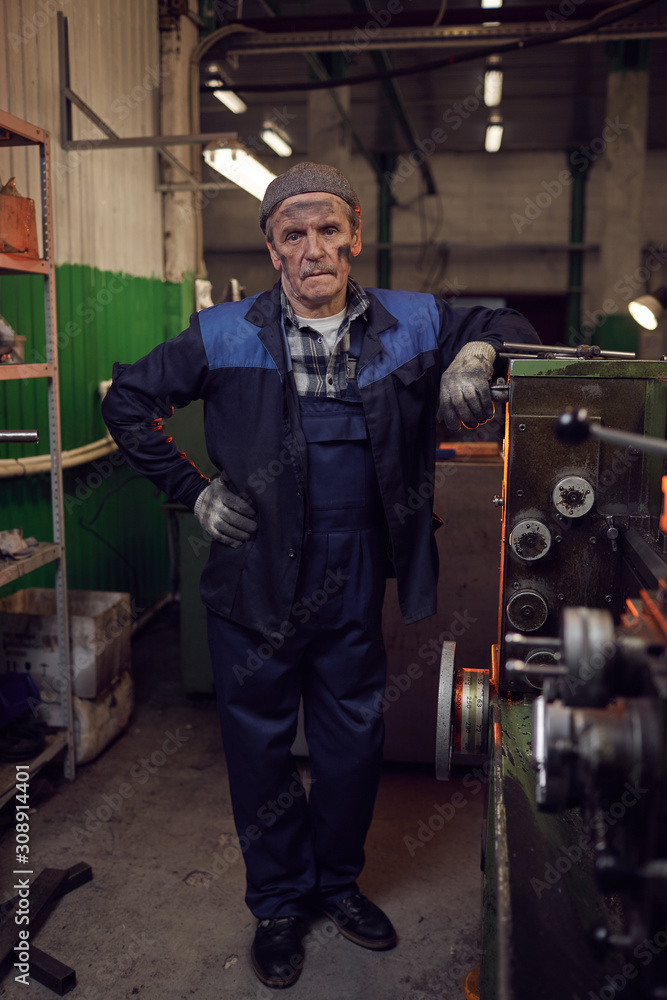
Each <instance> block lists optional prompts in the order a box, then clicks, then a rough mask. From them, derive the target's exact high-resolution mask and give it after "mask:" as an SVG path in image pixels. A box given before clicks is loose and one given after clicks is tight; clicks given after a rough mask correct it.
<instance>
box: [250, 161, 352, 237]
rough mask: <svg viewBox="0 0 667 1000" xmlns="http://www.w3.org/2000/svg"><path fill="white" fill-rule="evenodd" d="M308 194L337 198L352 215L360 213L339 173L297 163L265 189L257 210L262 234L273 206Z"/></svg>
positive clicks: (349, 186)
mask: <svg viewBox="0 0 667 1000" xmlns="http://www.w3.org/2000/svg"><path fill="white" fill-rule="evenodd" d="M311 191H324V192H326V193H327V194H335V195H338V197H339V198H342V199H343V201H346V202H347V203H348V205H349V206H350V207H351V208H352V209H354V210H355V211H356V212H361V209H360V206H359V199H358V197H357V195H356V193H355V192H354V190H353V189H352V186H351V185H350V183H349V181H348V180H347V179H346V178H345V177H344V176H343V174H341V172H340V170H336V168H335V167H330V166H328V165H327V164H326V163H308V162H305V163H297V164H296V165H295V166H293V167H290V169H289V170H286V171H285V173H284V174H281V175H280V176H279V177H276V179H275V180H273V181H271V183H270V184H269V186H268V187H267V189H266V193H265V194H264V198H263V199H262V205H261V207H260V210H259V224H260V226H261V227H262V232H266V221H267V219H268V217H269V215H270V214H271V212H272V211H273V209H274V208H275V207H276V205H278V204H279V203H280V202H281V201H284V200H285V198H292V197H294V195H296V194H309V193H310V192H311Z"/></svg>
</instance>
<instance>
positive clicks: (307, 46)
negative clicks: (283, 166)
mask: <svg viewBox="0 0 667 1000" xmlns="http://www.w3.org/2000/svg"><path fill="white" fill-rule="evenodd" d="M619 6H620V7H621V8H622V9H623V5H618V4H614V3H607V2H599V0H553V2H552V3H551V4H540V5H536V4H531V5H527V4H525V3H521V2H512V0H506V2H505V3H504V4H503V6H502V7H501V8H499V9H487V10H482V9H481V0H455V2H450V3H448V4H446V5H443V4H441V2H440V0H413V2H409V0H403V2H398V0H338V2H334V0H312V2H304V0H244V2H243V3H241V4H240V3H239V0H218V3H217V4H216V7H217V10H218V18H217V24H218V26H219V27H220V26H226V25H234V24H236V15H237V13H239V11H240V12H241V13H242V17H241V19H240V22H239V23H240V24H242V25H244V26H245V27H246V28H248V29H252V30H251V31H243V32H239V31H234V32H233V33H232V34H230V35H228V36H227V37H226V38H223V39H220V40H219V41H218V42H216V43H215V44H214V46H213V47H212V48H211V49H210V50H209V51H208V52H207V53H206V54H205V55H204V57H203V59H202V62H201V84H202V86H201V127H202V131H205V132H213V131H236V132H238V134H239V138H241V139H243V140H245V141H247V142H248V144H249V145H250V146H251V147H252V148H254V149H255V151H256V152H257V153H258V155H260V157H261V158H263V159H264V160H265V162H267V163H268V164H269V165H270V166H272V168H277V164H278V160H277V157H275V155H274V154H272V153H271V152H270V150H268V149H267V148H266V147H265V146H264V145H263V143H261V140H259V139H258V137H259V133H260V131H261V128H262V125H263V122H264V121H265V120H266V119H270V118H274V119H277V120H278V122H279V123H282V124H283V126H284V127H285V128H286V130H287V132H288V133H289V136H290V139H291V142H292V145H293V148H294V151H295V153H296V154H297V155H299V156H304V155H306V154H307V152H308V150H307V101H308V94H307V92H305V91H298V92H297V91H294V90H291V91H285V92H283V91H280V92H278V91H276V90H274V91H268V92H266V93H255V92H250V91H249V90H248V89H244V88H248V87H249V86H257V85H264V86H266V85H267V84H268V85H278V84H285V83H292V82H294V83H301V84H307V83H308V81H313V80H316V79H317V77H316V76H315V72H314V70H313V67H312V61H313V56H315V58H316V59H319V63H320V66H322V65H324V66H325V67H326V68H327V70H328V72H329V73H330V74H331V75H332V76H340V75H341V74H343V75H347V76H351V77H354V76H358V75H361V74H370V73H377V72H378V70H379V69H380V68H381V66H382V63H381V62H380V60H382V59H385V60H386V59H387V58H388V59H389V61H390V65H391V67H392V68H394V69H402V68H405V67H414V66H423V65H424V64H425V63H427V62H431V61H435V60H438V59H443V60H444V59H447V58H448V57H450V56H453V57H455V58H458V57H459V56H460V55H461V54H463V53H467V54H468V56H470V55H471V54H473V53H478V52H482V51H483V50H487V49H488V50H489V51H493V49H494V48H497V47H498V46H501V45H505V44H507V43H508V42H511V41H513V40H514V41H516V40H517V39H519V38H524V39H527V38H535V37H537V35H538V34H539V35H540V36H541V37H544V38H547V37H548V38H549V39H551V37H553V36H555V35H556V34H557V32H558V31H565V30H574V29H579V28H581V29H582V30H583V29H585V28H586V24H587V22H589V21H590V19H591V18H593V17H596V16H599V17H605V18H606V17H611V16H613V10H616V8H618V7H619ZM443 7H444V13H443ZM273 12H275V14H276V15H277V16H274V15H273ZM624 12H625V11H624ZM221 13H222V14H223V15H225V16H224V19H221V17H220V14H221ZM488 22H500V23H499V24H497V25H494V24H491V25H489V24H488ZM376 24H386V28H385V29H384V30H385V34H383V35H381V34H380V31H379V28H376V27H375V25H376ZM646 34H649V35H650V37H651V42H650V103H649V125H648V140H647V144H648V147H649V148H652V149H661V148H666V147H667V0H658V2H655V3H653V4H649V5H645V6H644V7H643V8H642V9H641V10H639V11H635V12H630V13H629V14H628V16H626V17H624V19H623V20H622V21H619V22H617V23H615V24H608V25H606V26H602V27H598V28H597V32H596V34H594V35H593V34H592V33H590V32H589V33H587V34H584V35H583V36H582V37H580V38H579V39H577V40H572V41H563V42H560V43H558V44H553V43H551V44H545V45H540V46H539V47H524V48H523V49H517V50H515V51H507V52H505V53H503V54H502V56H501V58H502V70H503V95H502V102H501V105H500V107H498V108H486V107H485V106H484V103H483V101H481V100H480V99H479V98H480V94H481V89H480V81H481V79H482V78H483V74H484V69H485V66H486V58H485V56H484V55H480V56H479V57H476V58H473V59H472V60H471V61H465V62H461V63H458V64H454V65H450V66H446V67H443V68H439V69H427V70H424V71H420V72H419V73H417V74H414V75H407V76H403V77H399V78H397V79H396V85H397V88H398V91H399V99H400V100H401V101H402V103H403V105H404V109H405V116H406V117H407V120H408V122H409V128H408V126H406V125H405V124H404V125H401V122H400V118H399V115H398V114H397V110H396V99H395V98H393V97H392V96H391V95H390V92H389V89H390V88H389V87H388V86H387V85H386V84H385V83H383V82H380V81H374V82H367V83H361V84H357V85H354V86H352V87H351V88H350V90H351V109H350V120H351V126H352V129H353V131H354V133H355V134H356V136H357V137H358V138H359V139H360V140H361V142H362V143H363V144H364V146H365V148H366V150H367V151H368V153H369V154H370V155H371V156H377V154H379V153H395V154H401V153H402V154H408V153H410V151H411V150H413V149H414V148H415V142H414V141H413V140H414V139H420V140H427V139H428V138H429V137H431V136H432V135H433V133H434V130H437V129H441V130H443V132H444V133H445V134H446V138H444V139H443V138H442V137H441V135H440V133H437V136H438V143H437V150H436V152H438V153H439V152H441V151H442V152H443V153H444V152H452V151H462V150H465V151H468V150H481V149H482V148H483V145H484V135H485V131H486V125H487V121H488V118H489V116H490V115H491V114H498V113H500V114H501V115H502V120H503V126H504V136H503V144H502V150H505V151H512V150H561V149H562V150H566V149H571V148H574V147H578V146H584V147H586V146H588V145H589V144H590V143H591V142H593V141H594V140H595V139H597V138H599V137H600V136H601V134H602V130H603V128H604V119H605V114H606V110H605V92H606V79H607V67H608V62H609V60H608V54H607V50H608V47H609V45H610V44H613V42H614V41H615V40H618V39H620V38H622V39H625V40H627V41H631V40H636V39H637V38H638V37H639V36H642V35H646ZM592 37H595V38H596V39H599V40H596V41H593V42H589V41H586V40H584V39H586V38H592ZM378 39H379V40H380V41H381V42H382V43H383V44H384V43H385V42H386V48H384V49H382V50H379V49H377V48H375V47H374V46H375V45H377V44H378ZM633 45H634V46H635V47H636V48H639V45H640V43H639V42H637V41H633ZM249 46H250V49H248V47H249ZM297 46H298V47H299V50H298V51H293V49H294V48H296V47H297ZM290 49H292V51H290ZM309 57H310V62H309V61H308V58H309ZM385 65H386V63H385ZM215 67H219V68H221V69H222V70H223V72H224V74H225V75H226V76H227V79H228V80H229V82H230V84H233V85H234V87H235V89H236V91H237V92H238V93H239V95H240V96H241V97H243V99H244V100H245V102H246V104H247V105H248V111H247V113H246V114H244V115H233V114H232V113H231V112H230V111H228V110H227V109H226V108H225V107H224V106H223V105H222V104H220V102H219V101H217V100H216V99H215V97H214V96H213V95H212V93H211V92H210V89H207V87H206V84H207V82H208V80H209V79H210V78H211V77H215V76H217V75H218V70H217V69H216V68H215ZM320 73H321V71H320ZM334 93H336V92H334ZM457 105H459V107H458V108H457ZM466 112H467V113H466ZM410 129H411V135H412V139H411V138H410V134H409V133H410ZM488 155H491V154H488Z"/></svg>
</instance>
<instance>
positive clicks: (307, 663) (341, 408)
mask: <svg viewBox="0 0 667 1000" xmlns="http://www.w3.org/2000/svg"><path fill="white" fill-rule="evenodd" d="M301 402H302V420H303V426H304V433H305V435H306V439H307V441H308V457H309V483H308V486H309V501H310V531H309V533H308V535H307V536H306V539H305V543H304V551H303V553H302V561H301V567H302V570H301V575H300V579H299V586H298V592H297V599H296V600H295V603H294V605H293V608H292V615H291V618H290V622H289V625H288V626H287V627H286V628H285V629H284V632H285V635H284V637H283V640H282V641H281V638H279V637H278V636H274V637H273V638H272V639H270V640H269V639H266V638H264V637H262V636H261V635H259V634H258V633H256V632H254V631H251V630H249V629H246V628H243V627H241V626H239V625H236V624H235V623H233V622H230V621H227V620H225V619H222V618H220V617H219V616H217V615H215V614H213V613H209V616H208V630H209V646H210V650H211V661H212V664H213V672H214V677H215V685H216V693H217V697H218V706H219V712H220V721H221V728H222V737H223V744H224V748H225V755H226V758H227V766H228V771H229V784H230V791H231V798H232V807H233V811H234V821H235V825H236V830H237V833H238V836H239V841H240V845H241V849H242V851H243V853H244V860H245V864H246V872H247V892H246V902H247V904H248V906H249V908H250V910H251V911H252V913H253V914H254V915H255V916H256V917H258V918H259V919H271V918H278V917H287V916H300V915H302V914H303V913H304V911H305V909H306V907H307V905H308V903H309V902H311V901H312V900H314V899H317V898H320V899H326V900H328V901H330V902H333V901H336V900H338V899H343V898H344V897H345V896H348V895H350V894H351V893H353V892H356V891H357V884H356V879H357V877H358V875H359V873H360V872H361V869H362V868H363V864H364V841H365V838H366V834H367V831H368V828H369V826H370V822H371V818H372V814H373V806H374V803H375V797H376V793H377V787H378V783H379V778H380V771H381V765H382V744H383V737H384V720H383V717H382V714H381V712H380V711H378V705H379V704H380V702H381V699H382V695H383V692H384V686H385V674H386V658H385V651H384V644H383V641H382V633H381V614H382V602H383V598H384V586H385V565H386V562H385V559H386V552H385V533H384V530H383V526H382V514H381V510H380V508H379V506H378V505H379V499H378V497H379V494H378V492H377V483H376V480H375V473H374V468H373V462H372V456H371V453H370V445H369V442H368V440H367V437H366V432H365V424H364V421H363V413H362V412H361V409H360V407H358V406H356V405H355V404H350V403H341V402H340V401H337V400H333V401H331V400H320V399H307V398H306V399H303V400H302V401H301ZM302 696H303V703H304V713H305V732H306V739H307V741H308V748H309V752H310V761H311V774H310V788H309V789H308V790H307V789H305V788H304V785H303V783H302V781H301V779H300V777H299V773H298V770H297V767H296V763H295V761H294V758H293V757H292V754H291V749H290V748H291V746H292V744H293V742H294V738H295V734H296V729H297V719H298V710H299V702H300V699H301V697H302Z"/></svg>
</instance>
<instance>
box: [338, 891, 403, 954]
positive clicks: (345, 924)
mask: <svg viewBox="0 0 667 1000" xmlns="http://www.w3.org/2000/svg"><path fill="white" fill-rule="evenodd" d="M320 910H321V911H322V913H325V914H326V915H327V917H329V918H330V919H331V920H333V922H334V923H335V925H336V927H337V928H338V930H339V931H340V932H341V934H343V935H344V936H345V937H346V938H349V939H350V941H354V943H355V944H360V945H361V946H362V948H374V949H375V950H376V951H382V950H383V949H385V948H393V947H394V945H395V944H396V942H397V941H398V938H397V937H396V931H395V930H394V928H393V926H392V923H391V920H390V919H389V917H388V916H387V915H386V914H385V913H383V912H382V910H381V909H380V907H379V906H376V905H375V903H371V901H370V899H367V898H366V897H365V896H362V895H361V893H360V892H356V893H355V894H354V895H353V896H348V897H347V899H339V900H337V901H336V902H335V903H328V902H327V901H326V900H324V901H322V902H321V903H320Z"/></svg>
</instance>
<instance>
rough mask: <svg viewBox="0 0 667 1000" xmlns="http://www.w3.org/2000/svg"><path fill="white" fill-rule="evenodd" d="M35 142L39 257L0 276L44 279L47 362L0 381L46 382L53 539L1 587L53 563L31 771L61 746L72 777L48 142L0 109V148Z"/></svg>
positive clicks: (1, 798) (0, 268)
mask: <svg viewBox="0 0 667 1000" xmlns="http://www.w3.org/2000/svg"><path fill="white" fill-rule="evenodd" d="M7 146H38V147H39V163H40V180H41V210H42V216H41V218H42V236H43V254H44V256H43V257H42V258H39V259H37V258H26V257H24V256H22V255H20V254H7V253H0V274H7V273H10V272H13V273H15V274H41V275H42V276H43V279H44V320H45V328H46V363H39V364H3V365H0V382H1V381H6V380H10V379H25V378H44V379H46V382H47V392H48V412H49V451H50V455H51V506H52V514H53V542H41V543H40V544H39V545H38V546H37V548H36V550H35V552H34V554H33V555H32V556H29V557H28V558H27V559H23V560H20V561H17V562H16V563H13V564H11V565H9V566H6V567H3V568H1V569H0V586H4V585H5V584H8V583H11V582H12V581H13V580H16V579H18V578H20V577H22V576H24V575H25V574H26V573H29V572H30V571H31V570H33V569H37V568H38V567H40V566H44V565H45V564H47V563H50V562H53V563H55V592H56V615H57V623H58V666H59V671H60V676H61V678H63V679H64V681H65V683H64V684H62V685H61V710H62V729H60V730H58V731H57V732H55V733H50V734H49V735H48V736H47V745H46V747H45V749H44V750H43V751H42V752H41V753H40V754H39V756H38V757H36V758H35V759H34V760H33V761H31V762H29V768H30V772H31V774H32V773H36V772H37V771H38V770H39V769H40V768H41V767H42V766H43V765H44V764H45V763H46V762H47V761H49V760H51V759H52V758H53V757H55V756H56V754H58V753H60V751H61V750H62V749H63V748H66V754H65V765H64V771H65V777H66V778H68V779H70V780H73V779H74V775H75V755H74V716H73V710H72V672H71V665H70V635H69V616H68V607H67V573H66V563H65V537H64V509H63V470H62V449H61V443H60V390H59V382H58V339H57V330H56V298H55V262H54V256H53V213H52V203H51V146H50V136H49V133H48V132H46V131H44V129H41V128H37V126H35V125H31V124H30V123H29V122H25V121H23V120H22V119H20V118H17V117H15V116H14V115H10V114H9V113H8V112H6V111H0V148H2V149H4V148H6V147H7ZM15 773H16V769H15V767H14V765H10V766H9V767H0V806H2V805H3V804H4V803H5V802H7V801H8V800H9V799H10V798H11V797H12V795H13V794H14V789H13V786H14V783H15Z"/></svg>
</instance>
